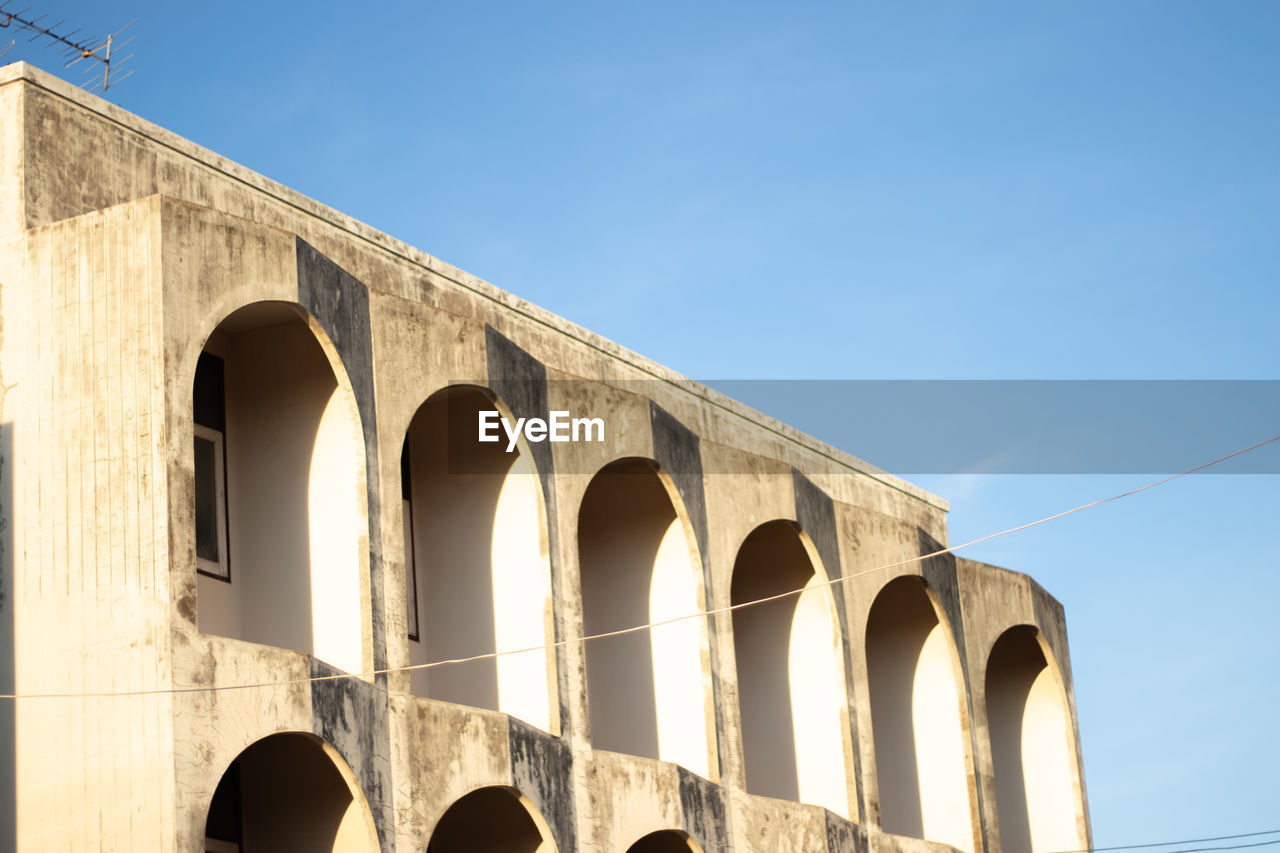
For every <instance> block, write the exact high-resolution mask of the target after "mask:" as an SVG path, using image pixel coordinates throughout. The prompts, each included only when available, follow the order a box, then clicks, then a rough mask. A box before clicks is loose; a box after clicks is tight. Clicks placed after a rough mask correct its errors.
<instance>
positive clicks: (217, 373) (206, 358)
mask: <svg viewBox="0 0 1280 853" xmlns="http://www.w3.org/2000/svg"><path fill="white" fill-rule="evenodd" d="M222 374H223V370H222V359H220V358H218V357H217V356H216V355H210V354H209V353H207V352H202V353H200V360H199V361H197V362H196V381H195V388H194V389H193V391H194V393H193V394H192V396H193V398H194V403H195V420H196V423H198V424H200V425H201V426H207V427H208V428H209V429H216V430H218V431H219V432H222V431H223V430H225V429H226V428H227V412H226V403H225V400H224V393H223V378H222Z"/></svg>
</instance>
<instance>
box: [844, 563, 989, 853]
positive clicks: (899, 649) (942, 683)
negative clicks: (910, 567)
mask: <svg viewBox="0 0 1280 853" xmlns="http://www.w3.org/2000/svg"><path fill="white" fill-rule="evenodd" d="M866 649H867V678H868V681H869V692H870V700H871V728H872V732H873V734H874V741H875V756H876V780H877V782H878V785H879V792H880V825H881V827H882V828H883V829H884V830H885V831H886V832H892V833H896V834H898V835H908V836H912V837H914V838H925V839H928V840H930V841H939V842H942V843H944V844H950V845H951V846H953V847H955V848H957V849H959V850H972V849H973V822H972V812H971V810H970V803H969V785H968V760H967V758H966V753H965V749H964V723H963V718H962V716H961V713H962V712H961V697H962V696H963V691H962V689H961V686H960V684H959V677H958V675H957V672H956V666H957V663H956V661H957V658H956V653H955V649H954V647H953V645H952V642H951V636H950V632H949V631H948V629H947V626H946V624H945V623H944V622H942V621H940V620H939V618H938V613H937V610H936V608H935V607H934V605H933V602H932V601H931V600H930V598H929V594H928V592H927V591H926V589H925V585H924V582H923V581H922V580H921V579H920V578H917V577H914V576H906V577H900V578H896V579H894V580H892V581H890V582H889V583H888V584H886V585H885V587H884V589H882V590H881V591H880V594H879V595H878V596H876V600H875V602H874V603H873V604H872V605H871V614H870V617H869V618H868V620H867V643H866Z"/></svg>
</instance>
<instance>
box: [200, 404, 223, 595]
mask: <svg viewBox="0 0 1280 853" xmlns="http://www.w3.org/2000/svg"><path fill="white" fill-rule="evenodd" d="M193 426H194V427H195V438H196V439H202V440H204V441H208V442H211V443H212V444H213V471H214V513H215V515H216V518H217V537H218V555H219V559H218V560H210V559H208V558H207V557H201V556H200V554H199V551H198V550H197V552H196V572H197V573H198V574H202V575H204V576H205V577H210V578H214V579H215V580H220V581H223V582H224V583H231V553H230V551H231V541H230V537H228V535H227V452H226V436H225V435H224V434H223V432H222V430H217V429H214V428H213V427H207V426H205V425H204V424H198V423H197V424H193Z"/></svg>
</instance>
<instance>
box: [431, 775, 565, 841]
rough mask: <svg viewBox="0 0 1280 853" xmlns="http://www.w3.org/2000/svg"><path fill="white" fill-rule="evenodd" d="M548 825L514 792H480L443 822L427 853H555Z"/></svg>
mask: <svg viewBox="0 0 1280 853" xmlns="http://www.w3.org/2000/svg"><path fill="white" fill-rule="evenodd" d="M555 850H556V845H555V841H553V840H552V838H551V831H550V829H549V828H548V827H547V823H546V821H545V820H543V819H542V815H540V814H538V810H537V809H535V808H534V807H533V804H532V803H531V802H529V799H528V798H527V797H525V796H524V795H523V794H521V793H520V792H519V791H518V790H516V789H515V788H506V787H498V786H495V787H492V788H481V789H479V790H478V791H472V792H471V793H470V794H467V795H466V796H464V797H462V798H461V799H459V800H458V801H457V802H455V803H454V804H453V805H451V806H449V810H448V811H446V812H445V813H444V816H443V817H441V818H440V822H439V823H437V824H436V828H435V830H434V831H433V832H432V833H431V841H430V842H429V843H428V844H427V853H555Z"/></svg>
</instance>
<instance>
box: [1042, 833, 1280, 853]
mask: <svg viewBox="0 0 1280 853" xmlns="http://www.w3.org/2000/svg"><path fill="white" fill-rule="evenodd" d="M1278 832H1280V829H1270V830H1267V831H1266V832H1245V833H1242V834H1240V835H1219V836H1217V837H1216V838H1185V839H1183V840H1181V841H1155V842H1152V843H1150V844H1127V845H1122V846H1120V847H1086V848H1083V849H1081V850H1059V851H1055V853H1103V851H1106V850H1141V849H1144V848H1147V847H1168V846H1170V845H1176V844H1195V843H1197V842H1201V841H1229V840H1231V839H1233V838H1256V837H1258V836H1259V835H1274V834H1276V833H1278ZM1272 844H1280V838H1272V839H1271V840H1270V841H1255V842H1252V843H1250V844H1229V845H1226V846H1223V847H1187V848H1184V849H1182V850H1169V851H1166V853H1208V851H1212V850H1244V849H1245V848H1248V847H1267V846H1269V845H1272Z"/></svg>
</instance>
